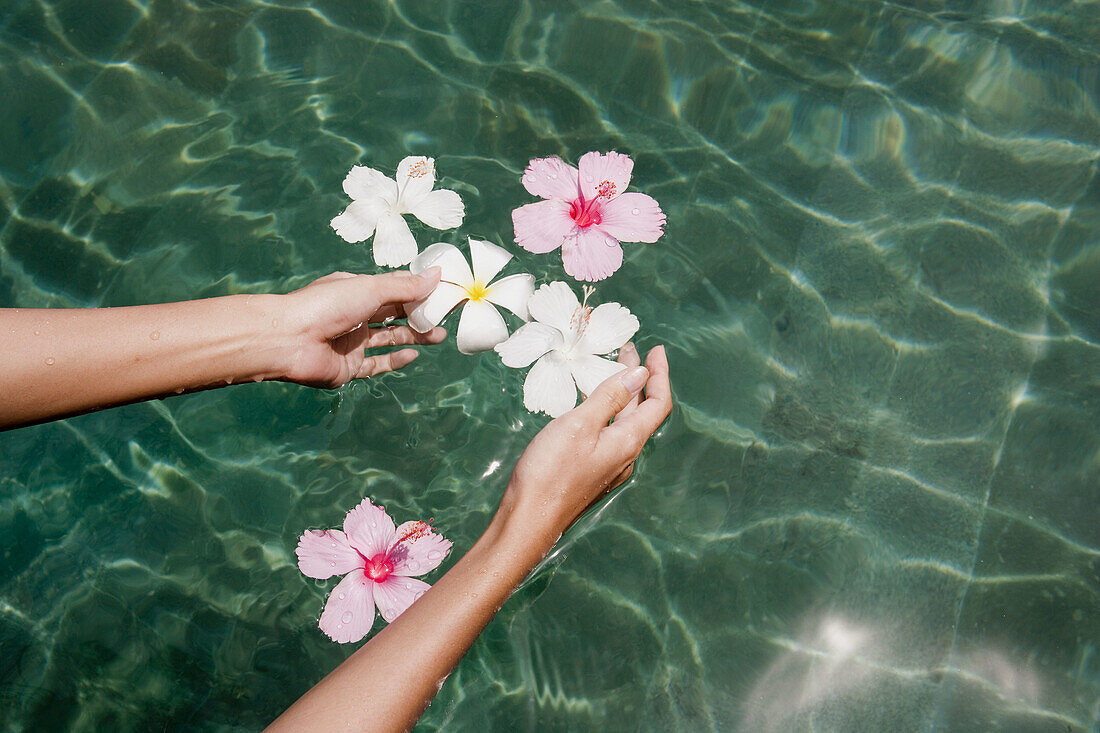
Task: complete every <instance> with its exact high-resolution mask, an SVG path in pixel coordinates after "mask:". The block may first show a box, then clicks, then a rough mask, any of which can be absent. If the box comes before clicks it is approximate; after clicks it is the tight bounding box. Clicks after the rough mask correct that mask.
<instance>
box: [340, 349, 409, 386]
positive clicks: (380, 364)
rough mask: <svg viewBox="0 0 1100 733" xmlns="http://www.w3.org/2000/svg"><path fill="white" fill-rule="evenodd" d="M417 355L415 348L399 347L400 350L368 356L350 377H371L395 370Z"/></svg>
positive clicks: (404, 365) (407, 363) (406, 364)
mask: <svg viewBox="0 0 1100 733" xmlns="http://www.w3.org/2000/svg"><path fill="white" fill-rule="evenodd" d="M418 356H420V353H419V352H418V351H417V350H416V349H401V350H400V351H391V352H389V353H388V354H377V355H375V356H368V357H367V358H366V359H364V360H363V363H362V364H360V365H359V371H357V372H356V373H355V376H354V377H352V378H353V379H363V378H364V377H373V376H375V375H377V374H385V373H386V372H392V371H396V370H398V369H401V368H402V367H406V366H408V365H409V364H411V363H412V362H413V361H414V360H415V359H416V357H418Z"/></svg>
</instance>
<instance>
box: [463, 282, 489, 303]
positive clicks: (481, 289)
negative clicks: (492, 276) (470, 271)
mask: <svg viewBox="0 0 1100 733" xmlns="http://www.w3.org/2000/svg"><path fill="white" fill-rule="evenodd" d="M465 290H466V295H467V296H468V297H469V298H470V300H485V296H486V295H488V293H489V289H488V288H487V287H485V286H484V285H482V284H481V283H480V282H479V281H477V280H475V281H474V282H473V283H472V284H471V285H470V286H469V287H467V288H466V289H465Z"/></svg>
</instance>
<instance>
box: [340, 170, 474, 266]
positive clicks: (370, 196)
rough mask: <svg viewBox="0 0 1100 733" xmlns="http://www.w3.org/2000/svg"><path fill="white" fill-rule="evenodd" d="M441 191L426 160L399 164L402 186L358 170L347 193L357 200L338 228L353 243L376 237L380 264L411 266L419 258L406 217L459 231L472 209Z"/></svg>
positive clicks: (376, 258)
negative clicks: (467, 208)
mask: <svg viewBox="0 0 1100 733" xmlns="http://www.w3.org/2000/svg"><path fill="white" fill-rule="evenodd" d="M434 185H435V161H434V160H433V159H432V158H425V157H423V156H420V155H414V156H409V157H408V158H405V159H404V160H402V161H401V162H400V163H398V164H397V180H396V181H395V180H394V179H392V178H387V177H386V175H385V174H384V173H382V172H381V171H376V170H374V169H373V168H367V167H365V166H361V165H357V166H354V167H353V168H352V169H351V172H350V173H348V175H347V178H345V179H344V192H345V193H346V194H347V195H348V196H351V198H352V199H353V200H352V202H351V205H350V206H348V208H346V209H344V213H342V214H340V215H339V216H337V217H336V218H335V219H333V220H332V222H331V225H332V228H333V229H335V230H336V233H337V234H339V235H340V236H341V237H343V238H344V239H345V240H347V241H349V242H362V241H364V240H366V239H370V236H371V235H372V234H373V235H374V261H375V263H377V264H379V265H382V266H384V267H400V266H402V265H407V264H408V263H409V262H410V261H412V258H413V257H416V240H415V239H413V235H412V232H411V231H409V225H408V224H406V223H405V219H404V218H403V217H402V214H412V215H413V216H415V217H416V218H417V219H419V220H420V221H422V222H424V223H425V224H427V225H428V226H430V227H433V228H435V229H454V228H455V227H457V226H458V225H459V224H461V223H462V217H463V216H465V214H466V209H465V207H463V205H462V199H461V198H459V195H458V194H457V193H455V192H454V191H448V190H447V189H439V190H438V191H433V190H432V186H434Z"/></svg>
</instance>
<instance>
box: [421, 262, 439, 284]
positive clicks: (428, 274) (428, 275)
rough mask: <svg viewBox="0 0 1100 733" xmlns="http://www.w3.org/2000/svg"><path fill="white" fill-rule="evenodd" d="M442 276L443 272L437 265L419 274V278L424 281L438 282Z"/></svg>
mask: <svg viewBox="0 0 1100 733" xmlns="http://www.w3.org/2000/svg"><path fill="white" fill-rule="evenodd" d="M442 274H443V270H442V269H440V267H439V266H438V265H432V266H431V267H429V268H428V269H427V270H424V271H423V272H421V273H420V277H422V278H424V279H425V280H438V279H439V278H440V276H441V275H442Z"/></svg>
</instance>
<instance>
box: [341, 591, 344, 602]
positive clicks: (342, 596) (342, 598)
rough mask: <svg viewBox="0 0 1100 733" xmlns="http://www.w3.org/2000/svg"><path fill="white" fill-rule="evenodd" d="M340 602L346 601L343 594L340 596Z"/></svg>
mask: <svg viewBox="0 0 1100 733" xmlns="http://www.w3.org/2000/svg"><path fill="white" fill-rule="evenodd" d="M340 600H341V601H342V600H344V594H343V593H341V594H340Z"/></svg>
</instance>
